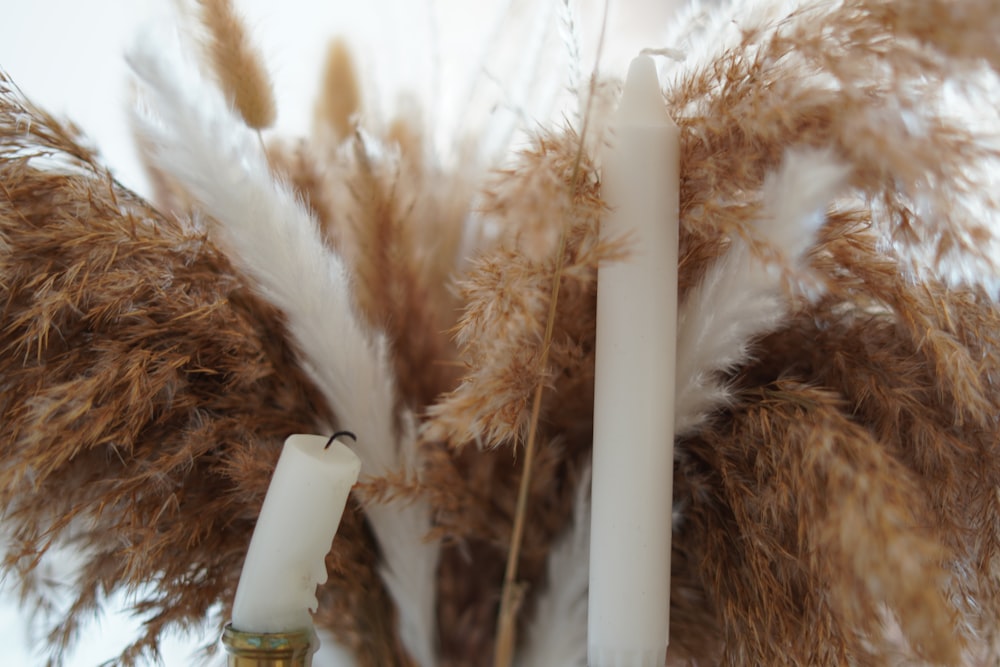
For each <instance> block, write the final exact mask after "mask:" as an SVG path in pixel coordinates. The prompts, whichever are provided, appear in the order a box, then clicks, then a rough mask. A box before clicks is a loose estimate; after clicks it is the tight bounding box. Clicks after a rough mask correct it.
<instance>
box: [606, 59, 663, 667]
mask: <svg viewBox="0 0 1000 667" xmlns="http://www.w3.org/2000/svg"><path fill="white" fill-rule="evenodd" d="M679 135H680V132H679V130H678V129H677V126H676V125H675V124H674V123H673V121H672V120H671V119H670V117H669V116H668V114H667V112H666V108H665V104H664V100H663V96H662V93H661V91H660V86H659V81H658V80H657V77H656V67H655V65H654V63H653V61H652V59H651V58H649V57H648V56H640V57H638V58H636V59H635V60H633V61H632V64H631V66H630V67H629V72H628V78H627V80H626V82H625V89H624V92H623V94H622V100H621V103H620V105H619V107H618V111H617V114H616V116H615V118H614V119H613V123H612V138H611V141H612V146H611V148H610V150H609V151H608V153H607V155H606V156H605V159H604V167H603V176H602V182H601V192H602V197H603V199H604V200H605V202H606V203H607V204H608V207H609V212H608V214H607V215H606V216H605V218H604V219H603V220H602V222H601V235H602V237H604V238H609V239H621V238H623V237H624V238H626V239H627V240H628V241H629V246H628V247H629V255H628V257H627V258H626V259H625V260H623V261H620V262H615V263H613V264H608V265H606V266H602V267H600V269H599V270H598V277H597V350H596V357H597V362H596V363H597V367H596V378H595V384H596V388H595V392H594V462H593V488H592V500H591V503H592V516H591V543H590V544H591V547H590V593H589V604H588V614H589V617H588V621H589V629H588V647H587V648H588V659H589V663H590V666H591V667H612V666H613V667H640V666H641V667H647V666H648V667H661V666H662V665H663V663H664V660H665V658H666V652H667V643H668V641H669V631H670V537H671V525H672V521H671V504H672V493H673V435H674V382H675V381H674V373H675V371H674V368H675V365H676V331H677V237H678V190H679V182H680V143H679Z"/></svg>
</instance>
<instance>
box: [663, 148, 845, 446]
mask: <svg viewBox="0 0 1000 667" xmlns="http://www.w3.org/2000/svg"><path fill="white" fill-rule="evenodd" d="M846 176H847V170H846V167H844V166H843V165H841V163H840V162H838V161H837V160H836V159H835V158H834V157H833V156H832V155H830V154H829V153H827V152H824V151H816V150H800V151H789V152H788V154H787V155H786V156H785V160H784V163H783V164H782V166H781V167H780V168H779V169H778V171H776V172H775V173H773V174H771V175H770V176H769V177H768V179H767V181H766V182H765V184H764V198H763V215H762V219H761V220H760V223H759V224H758V225H757V227H756V228H755V229H754V230H753V232H754V236H755V239H756V240H757V241H759V242H760V244H761V245H762V246H764V247H766V248H767V249H768V250H769V251H770V252H773V253H774V254H775V255H776V257H777V258H778V259H777V260H776V261H775V262H774V263H767V262H765V261H764V260H762V259H760V258H758V257H756V256H755V255H754V253H753V252H752V250H751V249H750V247H749V246H748V245H747V243H746V241H745V240H744V239H742V238H738V237H737V238H734V239H733V240H732V245H731V246H730V248H729V250H728V251H727V252H726V254H725V255H724V256H723V257H722V258H721V259H720V260H719V261H718V262H717V263H716V264H715V265H714V266H712V267H711V268H709V270H708V272H707V273H706V274H705V277H704V279H703V280H702V281H701V283H700V284H699V285H698V286H697V287H695V288H694V289H693V290H691V293H690V294H688V296H687V299H685V301H684V303H683V304H681V306H680V308H679V311H678V314H677V392H676V396H677V402H676V404H675V410H676V416H675V433H676V435H678V436H681V435H684V434H686V433H691V432H692V431H694V430H696V429H697V428H698V426H699V425H700V424H701V423H702V422H703V421H704V420H705V418H706V417H708V415H709V414H711V412H712V411H714V410H716V409H718V408H719V407H720V406H722V405H725V404H726V403H727V401H728V399H729V390H728V388H727V387H726V386H725V384H724V383H723V381H722V380H721V378H720V373H721V372H723V371H726V370H728V369H731V368H735V367H736V366H738V365H739V364H740V363H742V362H743V361H745V360H746V358H747V355H748V353H749V351H750V344H751V343H752V341H753V340H754V339H755V338H758V337H760V336H762V335H764V334H766V333H769V332H771V331H774V330H775V329H776V328H777V327H778V326H779V325H780V324H781V323H782V321H783V320H784V317H785V315H786V314H787V312H788V309H789V299H788V295H787V294H786V290H785V288H784V287H783V281H784V278H783V276H784V275H787V274H785V273H783V269H785V268H788V269H792V270H793V271H803V270H804V267H803V266H802V259H803V255H804V254H805V253H806V252H807V251H808V250H809V249H810V248H811V247H812V246H813V244H814V242H815V240H816V232H817V230H818V229H819V228H820V226H821V225H822V224H823V221H824V220H825V215H824V210H825V207H826V206H827V205H828V204H829V203H830V202H831V200H832V199H833V198H834V196H835V195H836V194H837V191H838V190H839V189H840V187H841V186H842V185H843V183H844V180H845V178H846Z"/></svg>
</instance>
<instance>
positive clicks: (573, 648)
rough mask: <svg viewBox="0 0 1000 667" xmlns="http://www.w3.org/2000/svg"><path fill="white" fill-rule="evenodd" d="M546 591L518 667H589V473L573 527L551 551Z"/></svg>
mask: <svg viewBox="0 0 1000 667" xmlns="http://www.w3.org/2000/svg"><path fill="white" fill-rule="evenodd" d="M547 575H548V587H547V588H546V589H545V590H544V591H542V592H541V593H540V594H539V596H538V601H537V603H536V605H535V619H534V621H533V622H532V623H531V625H530V626H529V628H528V633H527V634H528V636H527V641H526V642H525V644H524V647H523V648H522V649H521V651H520V652H519V653H518V656H517V658H516V660H515V664H516V665H517V667H586V666H587V589H588V587H589V585H590V471H589V469H588V471H587V473H586V474H585V475H583V477H582V478H581V479H580V485H579V487H578V490H577V494H576V502H575V505H574V509H573V521H572V522H571V523H570V525H569V527H568V528H567V529H566V532H565V533H563V535H562V537H560V538H559V541H558V542H557V543H556V544H555V546H553V547H552V551H551V553H550V554H549V562H548V568H547Z"/></svg>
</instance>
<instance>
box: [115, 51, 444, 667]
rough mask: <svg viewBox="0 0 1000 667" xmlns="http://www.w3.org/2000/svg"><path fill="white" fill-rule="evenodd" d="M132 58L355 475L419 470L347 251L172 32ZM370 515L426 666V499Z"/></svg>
mask: <svg viewBox="0 0 1000 667" xmlns="http://www.w3.org/2000/svg"><path fill="white" fill-rule="evenodd" d="M129 63H130V64H131V66H132V68H133V70H134V71H135V73H136V74H137V76H138V78H139V79H140V82H141V84H142V92H143V94H144V96H145V102H146V104H147V105H148V107H149V109H150V111H151V113H153V114H155V118H143V119H140V126H141V127H142V129H143V131H144V133H145V134H146V135H147V136H146V139H148V140H149V141H150V143H151V145H153V146H155V147H156V150H157V157H158V160H159V165H160V167H161V168H163V169H164V170H165V171H166V172H167V173H169V174H170V175H171V176H172V177H173V178H175V179H177V180H178V182H180V183H183V184H184V185H185V186H186V188H187V189H188V190H189V191H190V192H191V193H192V194H193V195H194V196H196V197H197V198H198V200H199V202H200V204H201V206H202V207H203V209H204V211H205V212H206V213H207V214H208V215H209V216H211V217H212V218H213V219H214V220H216V221H217V222H218V224H217V226H216V227H214V228H213V230H212V232H213V234H215V238H217V240H218V241H219V242H220V244H221V245H222V247H223V248H224V249H226V251H227V252H228V254H229V255H230V257H231V258H232V259H233V261H234V262H235V263H236V265H237V266H239V267H240V268H241V269H242V270H243V271H244V272H246V274H248V275H249V276H251V277H252V278H253V279H254V280H255V281H256V283H257V285H258V286H259V289H260V291H261V292H262V293H263V294H264V296H265V297H266V298H268V299H269V300H270V301H271V302H272V303H273V304H275V305H277V306H278V307H280V308H281V310H282V311H283V312H284V313H285V315H286V316H287V318H288V325H289V331H290V333H291V336H292V338H293V339H294V341H295V343H296V344H297V346H298V348H299V349H300V350H301V355H302V363H303V366H304V367H305V368H306V370H307V371H308V373H309V374H310V376H311V377H312V379H313V380H314V381H315V382H316V384H317V386H318V387H319V388H320V390H321V391H322V392H323V394H324V396H325V397H326V399H327V401H329V404H330V406H331V408H332V409H333V411H334V413H335V414H336V415H337V418H338V419H339V421H340V425H339V426H340V427H341V428H345V429H349V430H351V431H353V432H354V433H356V434H357V437H358V443H357V446H356V447H355V450H356V451H357V454H358V456H359V457H360V458H361V461H362V475H366V474H367V475H385V474H387V473H390V472H394V471H398V470H413V469H415V465H414V464H415V460H414V459H415V457H416V452H415V445H414V440H415V432H414V426H413V419H412V416H411V415H409V414H403V415H402V416H397V414H396V409H395V400H396V389H395V382H394V377H393V373H392V371H391V365H390V362H389V359H388V356H387V350H386V341H385V339H384V336H383V335H382V334H381V333H379V332H373V331H370V330H368V329H367V328H366V327H365V326H364V325H363V324H362V323H361V320H360V318H359V317H358V316H357V315H356V313H355V311H354V305H353V300H352V295H351V292H350V286H349V280H348V275H347V271H346V267H345V264H344V262H343V260H342V259H341V258H340V257H339V256H338V255H337V254H336V253H334V252H332V251H330V250H329V249H328V248H327V247H325V245H324V243H323V241H322V240H321V237H320V234H319V230H318V226H317V223H316V221H315V220H313V219H312V217H311V216H310V214H309V213H308V211H307V209H306V208H305V207H304V206H303V205H302V204H301V203H300V202H299V201H297V199H296V197H295V195H294V194H293V192H292V190H291V189H290V188H289V187H288V186H286V185H285V184H283V183H281V182H279V181H277V180H276V179H275V178H274V176H273V175H272V173H271V171H270V169H269V167H268V163H267V159H266V156H265V155H264V153H263V150H262V148H261V146H260V144H259V141H258V137H257V135H256V134H255V133H254V132H253V131H252V130H250V129H249V128H248V127H246V125H244V123H243V122H242V121H241V120H240V119H239V117H238V116H237V115H236V114H235V113H234V112H233V111H232V110H231V109H230V108H228V106H227V105H226V103H225V101H224V99H223V97H222V95H221V93H220V92H219V91H218V90H217V89H215V88H214V87H212V86H211V85H209V84H208V83H207V82H206V81H205V80H204V79H203V78H202V77H201V76H200V75H199V73H198V71H197V70H196V69H195V67H194V65H193V64H191V63H189V62H187V61H186V60H185V59H184V57H183V54H182V53H181V50H180V45H179V43H177V42H176V40H165V39H162V38H158V35H157V33H153V34H152V35H147V36H145V37H144V38H143V39H141V40H139V41H138V43H137V45H136V46H135V47H134V48H133V49H132V51H131V53H130V54H129ZM397 424H400V426H399V428H398V429H397V428H396V425H397ZM366 515H367V518H368V520H369V522H370V524H371V527H372V530H373V532H374V534H375V537H376V539H377V540H378V543H379V547H380V552H381V554H382V558H383V562H382V564H381V569H382V575H383V579H384V580H385V582H386V585H387V587H388V589H389V592H390V594H391V595H392V596H393V598H394V600H395V602H396V605H397V607H398V610H399V614H400V633H401V636H402V639H403V642H404V645H405V646H406V648H407V649H408V650H409V651H410V653H411V655H412V657H413V658H414V659H415V660H416V661H417V662H418V663H419V664H420V665H422V666H424V667H431V665H433V664H434V663H435V648H434V637H435V621H434V618H435V614H434V609H435V588H434V573H435V570H436V569H437V560H438V553H439V545H438V544H437V543H436V542H428V541H425V536H426V534H427V532H428V531H429V529H430V521H431V519H430V509H429V507H428V506H427V505H426V504H425V503H422V502H413V503H409V504H406V505H392V506H389V505H382V504H372V505H369V506H368V507H366Z"/></svg>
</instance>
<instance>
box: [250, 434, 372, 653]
mask: <svg viewBox="0 0 1000 667" xmlns="http://www.w3.org/2000/svg"><path fill="white" fill-rule="evenodd" d="M329 440H330V439H329V438H327V437H324V436H318V435H293V436H291V437H289V438H288V439H287V440H286V441H285V446H284V448H283V449H282V450H281V457H280V458H279V459H278V465H277V466H276V467H275V469H274V475H273V476H272V477H271V485H270V486H269V487H268V489H267V495H266V496H265V497H264V505H263V506H262V507H261V510H260V516H259V517H258V518H257V526H256V528H254V531H253V537H252V538H251V539H250V547H249V548H248V549H247V557H246V561H244V563H243V573H242V574H241V575H240V583H239V585H238V586H237V588H236V598H235V599H234V601H233V619H232V624H233V628H234V629H236V630H240V631H242V632H261V633H265V632H288V631H293V630H302V629H305V628H311V627H312V617H311V616H310V615H309V611H316V606H317V601H316V586H318V585H319V584H322V583H323V582H325V581H326V563H325V559H326V554H327V552H329V551H330V545H331V544H332V542H333V536H334V535H335V534H336V532H337V526H339V525H340V517H341V515H342V514H343V513H344V506H345V505H346V504H347V496H348V494H349V493H350V491H351V487H352V486H353V485H354V482H356V481H357V479H358V474H359V473H360V472H361V461H360V460H359V459H358V457H357V455H356V454H355V453H354V452H352V451H351V450H350V449H348V448H347V447H346V446H345V445H344V444H342V443H340V442H337V441H334V442H331V443H330V446H329V447H326V444H327V443H328V442H329Z"/></svg>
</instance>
